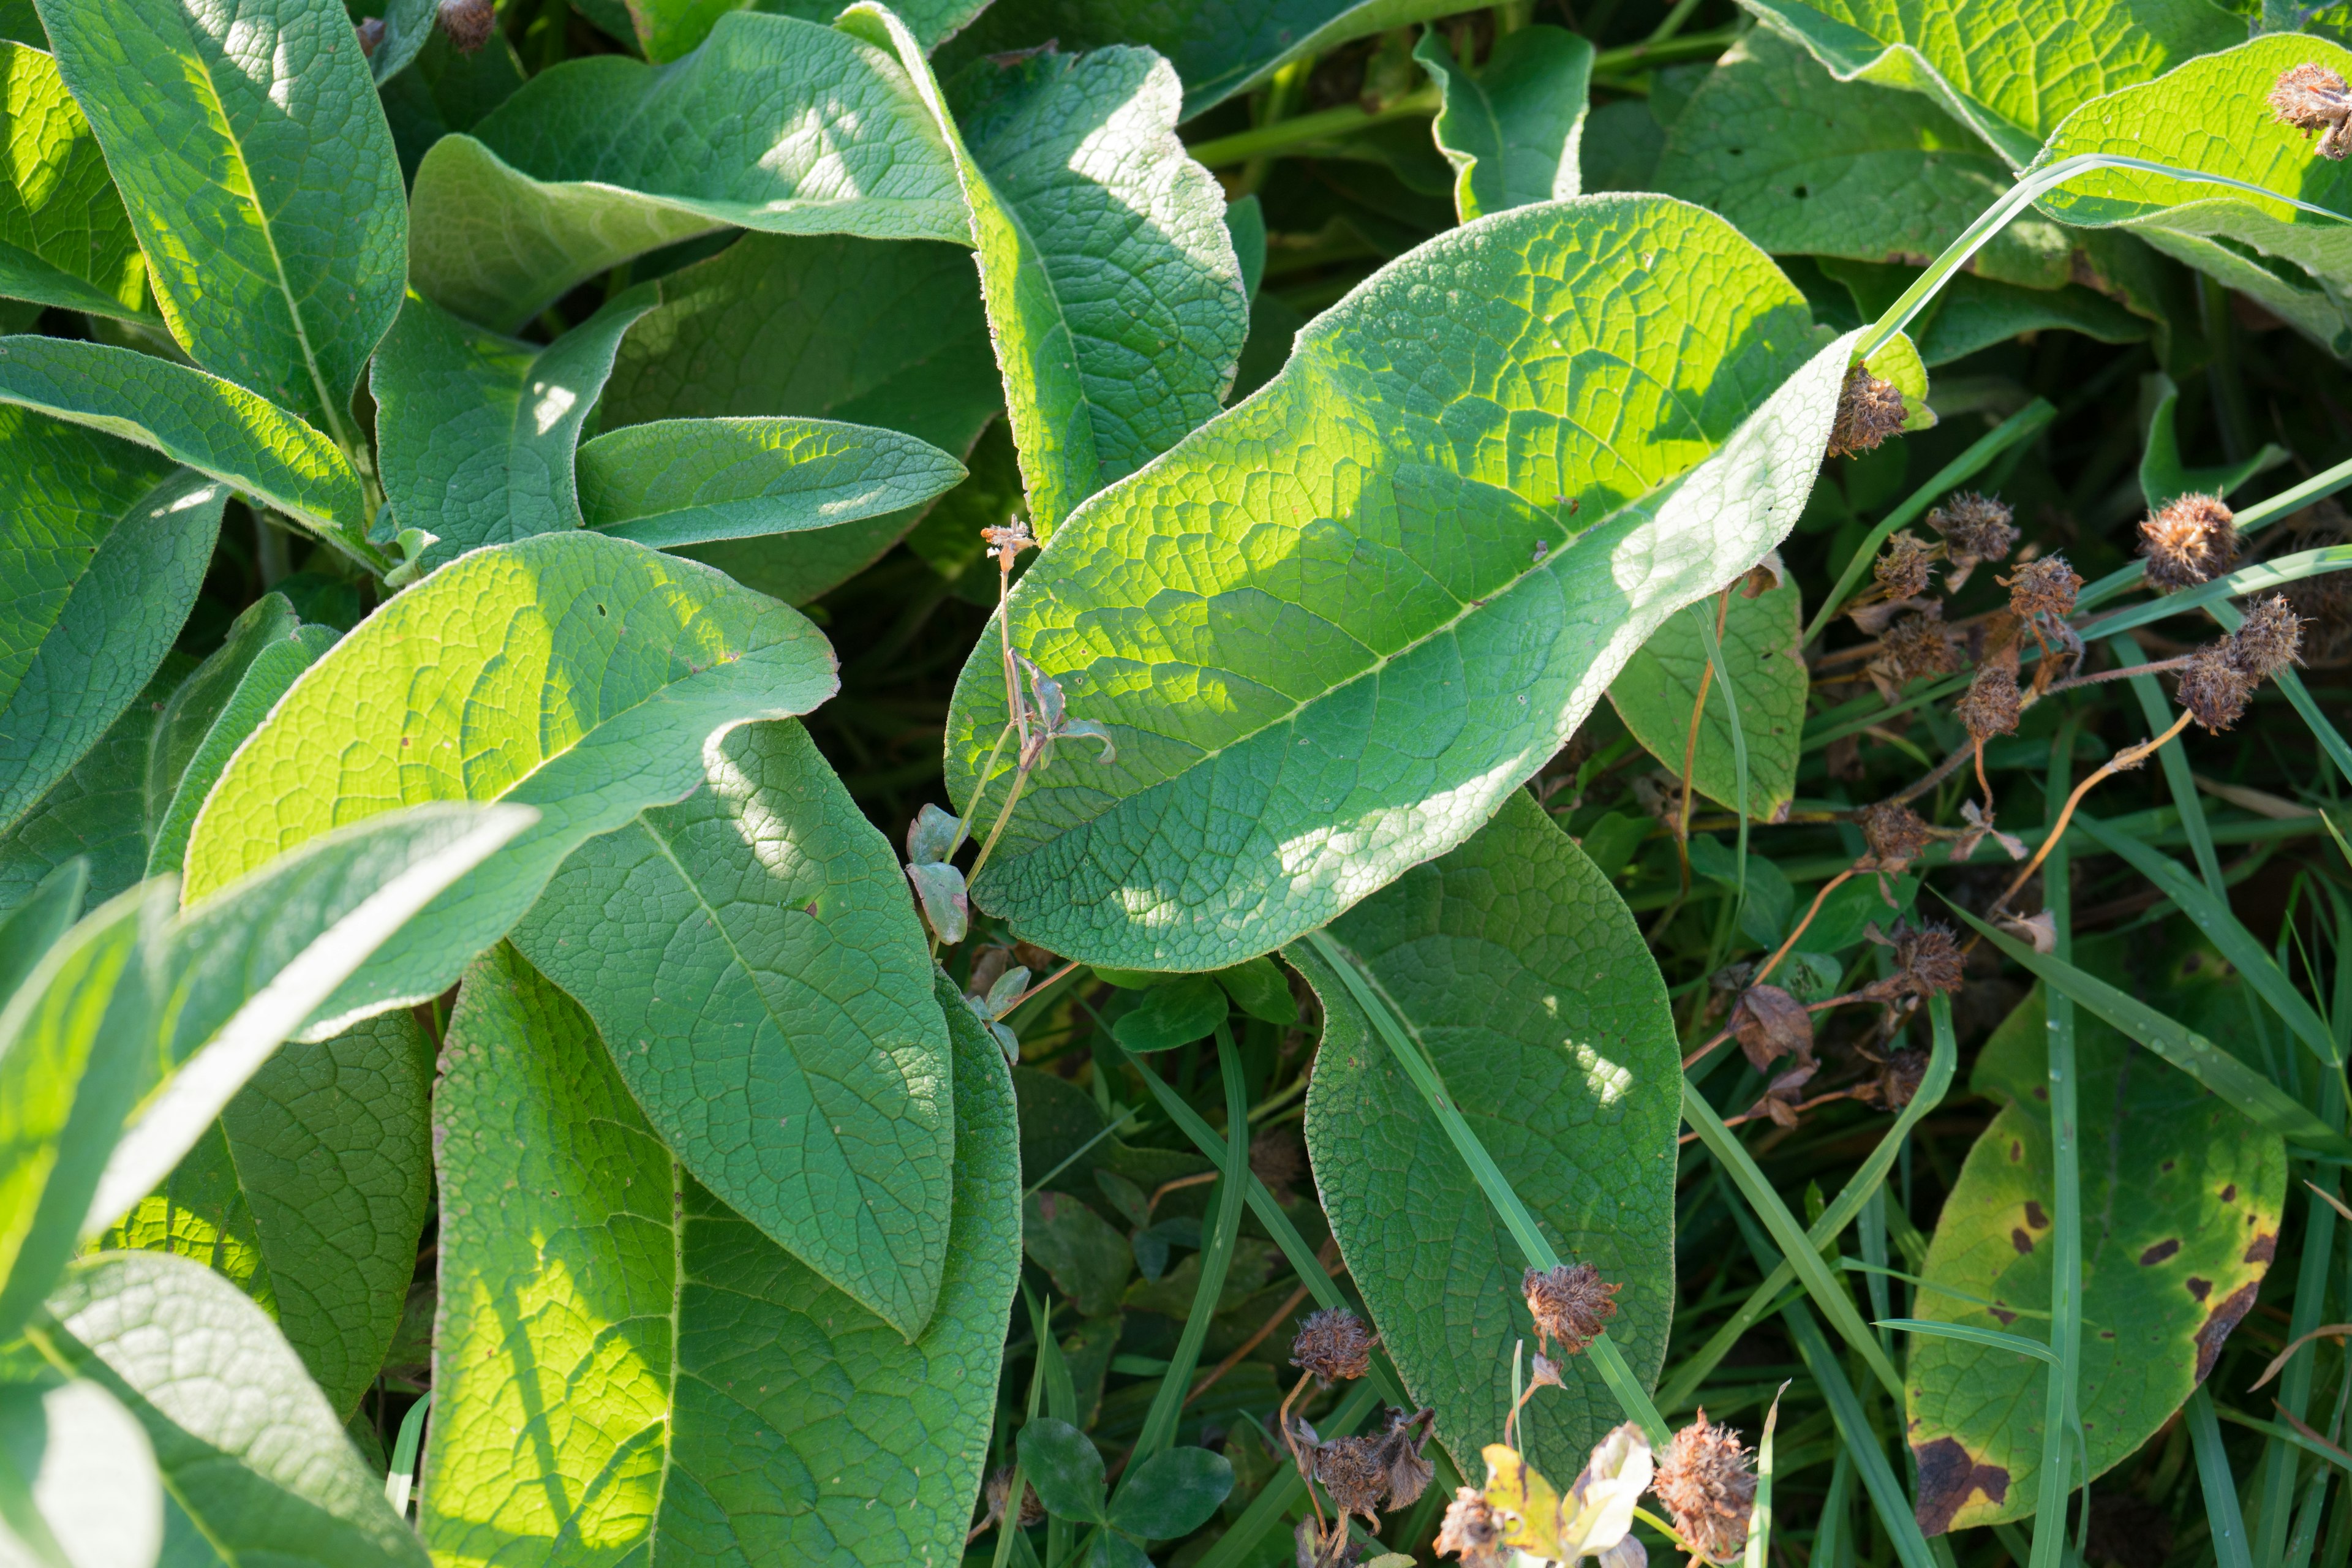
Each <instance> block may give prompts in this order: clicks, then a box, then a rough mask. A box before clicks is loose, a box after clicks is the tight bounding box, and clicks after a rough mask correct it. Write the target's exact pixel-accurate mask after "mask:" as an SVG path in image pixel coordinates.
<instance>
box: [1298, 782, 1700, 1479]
mask: <svg viewBox="0 0 2352 1568" xmlns="http://www.w3.org/2000/svg"><path fill="white" fill-rule="evenodd" d="M1331 935H1332V936H1333V937H1334V938H1335V939H1336V940H1337V941H1338V942H1340V943H1342V944H1344V945H1345V947H1346V948H1347V949H1348V950H1349V952H1352V953H1354V954H1355V955H1356V956H1357V958H1358V959H1360V961H1361V963H1363V965H1364V966H1365V968H1366V970H1367V972H1368V973H1370V977H1371V978H1372V980H1373V981H1374V982H1376V983H1377V984H1379V986H1380V987H1381V991H1382V993H1383V994H1385V996H1386V997H1387V998H1388V1000H1389V1001H1390V1002H1391V1003H1392V1004H1393V1005H1394V1008H1395V1011H1396V1013H1397V1016H1398V1017H1399V1018H1400V1019H1402V1021H1403V1023H1404V1025H1405V1026H1406V1027H1407V1028H1409V1029H1410V1030H1411V1031H1412V1035H1413V1037H1414V1038H1415V1040H1416V1041H1417V1043H1418V1044H1419V1045H1420V1046H1421V1047H1422V1049H1423V1051H1424V1052H1425V1053H1426V1054H1427V1056H1428V1058H1429V1059H1430V1063H1431V1065H1432V1066H1433V1068H1435V1069H1436V1071H1437V1073H1438V1075H1439V1076H1440V1077H1441V1078H1442V1079H1444V1085H1445V1088H1446V1091H1447V1093H1448V1094H1449V1096H1450V1097H1451V1098H1452V1099H1453V1100H1454V1102H1455V1103H1456V1104H1457V1105H1458V1106H1459V1107H1460V1109H1461V1110H1462V1113H1463V1115H1464V1116H1465V1118H1466V1119H1467V1120H1468V1121H1469V1122H1470V1123H1471V1126H1472V1128H1473V1130H1474V1131H1475V1132H1476V1133H1477V1135H1478V1137H1479V1139H1480V1141H1481V1142H1484V1143H1485V1144H1486V1148H1487V1150H1488V1151H1489V1152H1490V1153H1491V1154H1492V1155H1493V1157H1494V1159H1495V1161H1496V1163H1497V1164H1498V1165H1499V1166H1500V1167H1501V1169H1502V1171H1503V1173H1504V1174H1505V1175H1506V1176H1507V1178H1508V1179H1509V1182H1510V1184H1511V1186H1512V1187H1513V1188H1514V1189H1515V1190H1516V1191H1517V1193H1518V1194H1519V1196H1520V1197H1521V1198H1522V1199H1523V1200H1524V1201H1525V1202H1526V1204H1527V1205H1528V1207H1529V1209H1530V1210H1532V1211H1533V1213H1534V1215H1535V1216H1536V1218H1537V1220H1538V1223H1539V1224H1540V1225H1541V1226H1542V1228H1543V1230H1544V1231H1545V1233H1546V1235H1547V1237H1549V1239H1550V1240H1551V1241H1552V1243H1553V1245H1554V1247H1555V1249H1556V1250H1557V1251H1558V1252H1559V1255H1560V1256H1561V1257H1562V1258H1569V1259H1573V1260H1575V1261H1579V1262H1588V1263H1591V1264H1593V1265H1594V1266H1596V1267H1597V1268H1599V1269H1600V1270H1601V1276H1602V1278H1604V1279H1608V1280H1609V1281H1611V1282H1612V1283H1613V1284H1618V1285H1621V1286H1622V1287H1623V1289H1622V1293H1621V1294H1620V1295H1619V1296H1618V1298H1617V1302H1618V1315H1617V1317H1616V1318H1615V1320H1614V1321H1612V1323H1611V1325H1610V1337H1611V1338H1612V1340H1614V1341H1617V1342H1618V1343H1619V1344H1620V1346H1621V1348H1622V1350H1623V1351H1624V1352H1625V1355H1626V1358H1627V1359H1628V1360H1629V1361H1630V1362H1631V1363H1632V1364H1633V1367H1634V1368H1635V1371H1636V1375H1638V1376H1639V1377H1641V1378H1642V1380H1643V1382H1644V1383H1645V1384H1647V1383H1649V1382H1651V1381H1654V1379H1655V1377H1656V1375H1657V1372H1658V1368H1659V1366H1660V1364H1661V1363H1662V1361H1663V1358H1664V1354H1665V1341H1666V1328H1667V1323H1668V1320H1669V1318H1670V1316H1671V1314H1672V1313H1673V1310H1674V1305H1673V1303H1674V1282H1673V1281H1674V1248H1673V1222H1672V1220H1671V1219H1670V1218H1669V1215H1671V1214H1672V1212H1673V1204H1674V1180H1675V1134H1676V1132H1677V1131H1679V1129H1680V1125H1681V1121H1680V1105H1681V1093H1682V1088H1681V1079H1682V1073H1681V1068H1680V1061H1679V1058H1680V1052H1679V1049H1678V1047H1677V1046H1676V1043H1675V1031H1674V1024H1673V1020H1672V1018H1671V1017H1670V1016H1669V1015H1668V1012H1667V1007H1666V995H1665V986H1664V982H1663V981H1662V980H1660V978H1659V977H1658V971H1657V965H1656V964H1655V963H1654V962H1652V960H1651V959H1650V957H1649V955H1648V953H1647V952H1645V951H1644V950H1643V945H1642V938H1641V933H1640V931H1638V930H1637V929H1636V928H1635V926H1634V923H1633V916H1632V915H1631V914H1630V913H1628V912H1627V911H1626V909H1625V906H1624V903H1623V901H1622V900H1620V899H1619V898H1618V896H1617V894H1616V893H1615V891H1614V890H1613V889H1611V888H1610V886H1609V884H1608V882H1607V881H1606V880H1605V879H1602V877H1601V874H1600V872H1599V871H1598V870H1596V869H1595V868H1594V867H1593V865H1592V863H1591V861H1590V860H1588V859H1586V858H1585V857H1584V854H1583V852H1582V851H1581V850H1580V849H1578V848H1577V847H1575V845H1574V844H1573V843H1571V842H1570V839H1569V838H1568V837H1567V836H1566V835H1565V834H1563V833H1561V832H1560V831H1559V828H1558V827H1556V826H1553V825H1552V823H1551V822H1550V820H1549V818H1548V817H1546V816H1545V815H1544V813H1543V810H1542V808H1541V807H1539V806H1538V805H1536V804H1535V801H1534V800H1533V799H1532V798H1531V797H1529V796H1528V795H1526V794H1525V792H1522V791H1514V792H1513V793H1512V795H1510V796H1509V797H1508V798H1507V800H1506V801H1505V802H1504V803H1503V806H1502V809H1501V810H1500V811H1499V812H1498V813H1497V814H1496V817H1495V820H1494V821H1493V822H1492V823H1491V824H1489V825H1488V826H1486V827H1485V828H1484V829H1482V830H1481V831H1480V832H1479V833H1478V835H1477V836H1476V837H1473V838H1472V839H1471V840H1470V841H1469V842H1468V843H1466V844H1465V845H1463V846H1462V847H1460V848H1458V849H1456V850H1454V852H1453V853H1451V854H1449V855H1447V856H1445V857H1444V858H1441V859H1438V860H1434V861H1432V862H1430V863H1429V864H1427V865H1425V866H1422V867H1420V868H1416V869H1414V870H1412V871H1411V872H1408V873H1407V874H1406V875H1405V876H1404V877H1402V879H1399V880H1398V881H1397V882H1395V883H1394V884H1393V885H1391V887H1389V888H1388V889H1384V890H1383V891H1381V892H1380V893H1378V894H1376V895H1374V896H1373V897H1372V898H1370V899H1368V900H1365V901H1364V902H1363V903H1362V904H1360V905H1359V906H1357V908H1356V909H1354V910H1350V911H1349V913H1347V914H1346V915H1343V916H1341V917H1340V918H1339V920H1338V921H1334V922H1333V923H1332V926H1331ZM1285 956H1286V957H1287V958H1288V959H1289V960H1290V961H1291V962H1292V963H1294V964H1296V965H1297V967H1298V968H1299V970H1300V971H1301V972H1302V973H1305V974H1306V975H1307V979H1308V980H1309V981H1310V982H1311V983H1312V984H1314V986H1315V991H1316V994H1317V995H1318V996H1319V997H1320V998H1321V999H1322V1002H1323V1005H1324V1009H1325V1022H1324V1037H1323V1047H1322V1054H1321V1055H1320V1056H1318V1058H1317V1067H1316V1071H1315V1079H1314V1082H1313V1084H1312V1085H1311V1087H1310V1088H1309V1089H1308V1090H1307V1149H1308V1152H1309V1153H1310V1154H1311V1155H1312V1157H1313V1160H1314V1164H1315V1179H1316V1185H1317V1187H1318V1191H1319V1192H1320V1193H1321V1194H1322V1198H1323V1203H1324V1205H1325V1208H1326V1210H1327V1212H1328V1214H1329V1215H1330V1216H1331V1226H1332V1231H1333V1234H1334V1235H1336V1236H1337V1237H1339V1247H1340V1251H1341V1254H1342V1255H1343V1256H1344V1257H1345V1258H1346V1259H1347V1262H1348V1268H1349V1274H1350V1276H1351V1277H1352V1278H1353V1279H1355V1280H1356V1282H1357V1285H1358V1288H1359V1289H1361V1290H1362V1291H1363V1293H1364V1300H1365V1303H1366V1305H1367V1306H1369V1307H1370V1310H1371V1314H1372V1318H1373V1321H1375V1322H1376V1323H1377V1324H1378V1325H1379V1327H1380V1330H1381V1343H1382V1344H1383V1345H1385V1346H1386V1347H1387V1349H1388V1351H1389V1353H1390V1354H1391V1356H1393V1357H1394V1358H1395V1360H1396V1363H1397V1370H1398V1371H1399V1372H1400V1373H1402V1374H1403V1377H1404V1383H1405V1387H1406V1390H1407V1391H1408V1392H1409V1393H1410V1394H1412V1397H1413V1398H1415V1399H1417V1400H1420V1401H1422V1402H1423V1403H1424V1404H1428V1405H1433V1406H1435V1407H1436V1410H1437V1435H1438V1438H1439V1441H1440V1442H1442V1443H1443V1444H1444V1446H1445V1447H1446V1449H1447V1451H1448V1452H1449V1453H1451V1454H1453V1455H1454V1459H1455V1462H1456V1465H1457V1466H1458V1467H1461V1468H1464V1472H1465V1474H1475V1473H1477V1471H1476V1470H1475V1463H1476V1459H1477V1455H1478V1453H1479V1450H1480V1447H1482V1445H1484V1444H1486V1443H1488V1442H1491V1441H1493V1440H1494V1439H1495V1437H1496V1435H1497V1434H1499V1433H1500V1432H1501V1431H1502V1429H1503V1417H1504V1415H1505V1414H1506V1413H1507V1411H1508V1409H1509V1407H1510V1397H1511V1389H1510V1360H1511V1357H1510V1346H1511V1343H1512V1341H1513V1340H1514V1339H1517V1338H1521V1337H1524V1336H1525V1335H1526V1334H1527V1333H1528V1322H1527V1316H1526V1310H1525V1308H1524V1307H1522V1306H1521V1304H1520V1297H1519V1280H1520V1276H1521V1273H1522V1270H1523V1267H1524V1261H1525V1260H1524V1258H1523V1255H1522V1253H1521V1251H1520V1248H1519V1247H1518V1246H1517V1244H1516V1243H1515V1242H1514V1241H1513V1239H1512V1238H1511V1237H1510V1235H1509V1233H1508V1232H1507V1231H1506V1229H1505V1228H1504V1226H1503V1224H1502V1222H1501V1221H1500V1220H1499V1219H1497V1218H1496V1215H1495V1212H1494V1211H1493V1209H1492V1208H1491V1207H1490V1206H1489V1205H1488V1203H1487V1200H1486V1196H1485V1194H1483V1193H1482V1192H1481V1191H1480V1188H1479V1185H1478V1184H1477V1182H1476V1181H1475V1179H1474V1178H1473V1176H1472V1175H1471V1173H1470V1172H1469V1170H1468V1169H1467V1168H1466V1167H1465V1165H1464V1163H1463V1162H1462V1160H1461V1158H1460V1157H1459V1156H1458V1155H1457V1154H1456V1153H1455V1152H1454V1148H1453V1146H1452V1144H1451V1143H1450V1142H1448V1140H1447V1138H1446V1135H1445V1133H1444V1131H1442V1130H1441V1128H1440V1127H1439V1125H1438V1124H1437V1122H1436V1121H1435V1119H1434V1118H1433V1116H1432V1115H1431V1113H1430V1111H1429V1110H1428V1108H1427V1107H1426V1105H1424V1104H1423V1100H1422V1098H1421V1096H1420V1094H1419V1092H1418V1091H1417V1090H1415V1089H1414V1088H1413V1087H1412V1084H1411V1083H1410V1082H1409V1081H1408V1080H1407V1079H1406V1078H1405V1076H1404V1074H1403V1073H1402V1071H1401V1070H1400V1069H1399V1068H1398V1067H1397V1065H1396V1063H1395V1061H1394V1060H1393V1058H1391V1055H1390V1053H1389V1052H1388V1051H1387V1050H1385V1049H1383V1048H1382V1047H1381V1043H1380V1041H1379V1039H1378V1038H1377V1037H1375V1036H1374V1035H1373V1034H1372V1032H1371V1028H1370V1023H1369V1021H1368V1020H1367V1018H1366V1016H1365V1015H1364V1014H1363V1012H1362V1011H1361V1010H1360V1007H1359V1006H1358V1005H1357V1004H1356V1003H1355V1001H1354V1000H1353V999H1352V997H1351V994H1350V993H1349V991H1348V990H1347V989H1346V988H1344V987H1342V986H1341V985H1340V984H1339V982H1338V978H1337V977H1336V976H1335V975H1334V974H1332V973H1331V972H1330V971H1329V970H1328V969H1327V968H1326V967H1325V965H1324V964H1323V963H1322V962H1321V960H1320V959H1319V958H1318V956H1317V955H1316V954H1315V953H1314V952H1312V951H1311V950H1309V949H1308V948H1307V947H1306V946H1304V945H1301V946H1297V947H1294V948H1291V949H1289V950H1287V952H1286V954H1285ZM1562 1375H1563V1376H1565V1377H1566V1378H1567V1379H1568V1383H1567V1386H1566V1387H1564V1388H1562V1389H1561V1390H1559V1392H1558V1393H1557V1394H1546V1395H1545V1396H1544V1397H1545V1408H1544V1409H1543V1410H1542V1411H1541V1412H1540V1413H1539V1415H1540V1419H1538V1420H1537V1421H1536V1422H1534V1423H1533V1430H1534V1434H1535V1442H1534V1447H1533V1449H1532V1451H1531V1453H1530V1456H1529V1457H1530V1458H1531V1459H1532V1461H1533V1462H1534V1463H1535V1464H1536V1465H1537V1467H1538V1468H1541V1469H1544V1470H1546V1471H1547V1472H1548V1473H1550V1474H1554V1475H1567V1474H1573V1473H1574V1472H1575V1470H1576V1469H1577V1468H1581V1466H1582V1464H1583V1461H1584V1458H1585V1456H1586V1452H1587V1450H1588V1449H1590V1447H1591V1445H1592V1444H1593V1443H1594V1442H1595V1441H1597V1440H1598V1439H1599V1438H1600V1436H1601V1434H1602V1433H1603V1432H1604V1431H1606V1430H1607V1429H1608V1428H1609V1427H1611V1426H1615V1425H1616V1424H1617V1423H1618V1422H1619V1421H1621V1420H1622V1419H1623V1415H1622V1414H1621V1413H1620V1411H1619V1408H1618V1405H1617V1401H1616V1399H1615V1398H1614V1397H1613V1396H1612V1394H1611V1393H1610V1392H1609V1389H1608V1387H1607V1386H1606V1384H1603V1382H1602V1381H1601V1377H1600V1374H1599V1373H1597V1372H1595V1371H1594V1370H1592V1363H1591V1360H1590V1358H1586V1357H1578V1358H1574V1359H1570V1360H1569V1361H1567V1363H1565V1365H1564V1366H1563V1368H1562Z"/></svg>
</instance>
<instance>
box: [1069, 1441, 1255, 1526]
mask: <svg viewBox="0 0 2352 1568" xmlns="http://www.w3.org/2000/svg"><path fill="white" fill-rule="evenodd" d="M1023 1458H1027V1454H1026V1451H1025V1450H1024V1454H1023ZM1233 1489H1234V1468H1233V1466H1232V1465H1230V1464H1228V1463H1226V1462H1225V1457H1224V1456H1223V1454H1213V1453H1211V1452H1209V1450H1208V1449H1206V1448H1189V1447H1188V1448H1167V1449H1163V1450H1161V1451H1160V1452H1159V1453H1157V1454H1154V1455H1152V1456H1151V1458H1149V1459H1146V1460H1144V1461H1143V1463H1142V1464H1140V1465H1138V1466H1137V1467H1136V1468H1134V1469H1133V1470H1131V1471H1129V1473H1128V1474H1127V1475H1126V1476H1125V1477H1124V1478H1123V1479H1121V1480H1120V1481H1119V1486H1118V1496H1117V1497H1115V1498H1113V1499H1112V1500H1111V1504H1110V1516H1109V1521H1108V1522H1109V1523H1110V1526H1111V1528H1112V1529H1114V1530H1122V1531H1126V1532H1127V1533H1128V1534H1129V1535H1134V1536H1139V1537H1141V1538H1142V1539H1144V1540H1146V1541H1173V1540H1175V1539H1176V1538H1177V1537H1178V1536H1181V1535H1190V1534H1191V1533H1192V1531H1196V1530H1198V1529H1200V1528H1201V1526H1202V1525H1203V1524H1205V1523H1207V1522H1208V1520H1209V1516H1210V1515H1211V1514H1213V1513H1214V1512H1216V1511H1217V1505H1218V1504H1219V1503H1221V1502H1223V1501H1224V1500H1225V1496H1226V1494H1227V1493H1229V1492H1231V1491H1232V1490H1233Z"/></svg>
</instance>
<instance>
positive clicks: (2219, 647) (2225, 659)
mask: <svg viewBox="0 0 2352 1568" xmlns="http://www.w3.org/2000/svg"><path fill="white" fill-rule="evenodd" d="M2232 654H2233V650H2232V649H2231V646H2230V644H2229V643H2228V642H2227V641H2222V642H2216V643H2207V644H2206V645H2205V646H2204V647H2200V648H2199V649H2198V650H2197V651H2196V652H2194V653H2192V654H2190V655H2189V668H2186V669H2184V670H2182V671H2181V672H2180V690H2179V699H2180V705H2181V706H2182V707H2183V708H2186V709H2188V710H2189V717H2191V718H2193V719H2195V720H2196V721H2197V722H2199V723H2200V724H2202V725H2204V726H2205V728H2206V730H2207V731H2210V732H2211V733H2214V734H2219V733H2220V732H2221V731H2224V730H2226V729H2228V728H2229V727H2230V726H2231V725H2232V724H2234V723H2236V722H2237V721H2239V720H2240V719H2241V718H2242V717H2244V715H2245V711H2246V704H2247V703H2248V702H2250V701H2252V700H2253V695H2254V688H2255V686H2257V685H2258V684H2260V679H2259V678H2258V677H2256V676H2253V675H2251V674H2249V673H2248V672H2247V671H2246V670H2245V669H2244V668H2242V666H2240V664H2239V663H2238V661H2237V659H2236V658H2234V657H2232Z"/></svg>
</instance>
